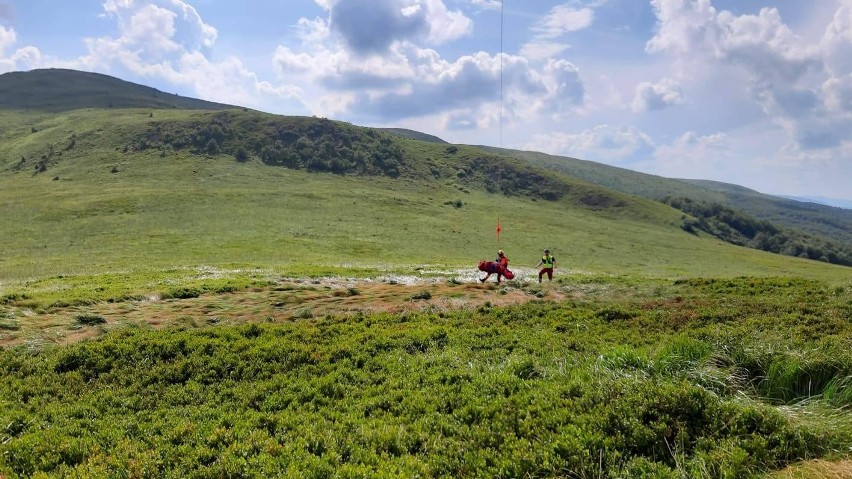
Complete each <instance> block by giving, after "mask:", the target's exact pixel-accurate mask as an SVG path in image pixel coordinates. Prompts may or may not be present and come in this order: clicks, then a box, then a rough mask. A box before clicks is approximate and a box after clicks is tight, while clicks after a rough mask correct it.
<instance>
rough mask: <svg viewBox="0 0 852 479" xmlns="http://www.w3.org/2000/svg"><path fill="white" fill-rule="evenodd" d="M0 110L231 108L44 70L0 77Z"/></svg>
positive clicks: (107, 78) (89, 76) (98, 77)
mask: <svg viewBox="0 0 852 479" xmlns="http://www.w3.org/2000/svg"><path fill="white" fill-rule="evenodd" d="M0 108H2V109H11V110H36V111H47V112H61V111H68V110H76V109H80V108H158V109H163V108H171V109H184V110H186V109H189V110H222V109H226V108H234V107H233V106H230V105H223V104H221V103H213V102H209V101H204V100H197V99H194V98H186V97H181V96H178V95H175V94H169V93H164V92H161V91H159V90H157V89H155V88H150V87H147V86H143V85H138V84H135V83H130V82H126V81H124V80H119V79H118V78H114V77H111V76H108V75H102V74H99V73H89V72H81V71H77V70H63V69H43V70H32V71H29V72H10V73H4V74H2V75H0Z"/></svg>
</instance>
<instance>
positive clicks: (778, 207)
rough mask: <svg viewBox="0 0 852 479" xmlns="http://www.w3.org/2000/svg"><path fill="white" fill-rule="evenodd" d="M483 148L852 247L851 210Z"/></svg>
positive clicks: (646, 194)
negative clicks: (738, 213)
mask: <svg viewBox="0 0 852 479" xmlns="http://www.w3.org/2000/svg"><path fill="white" fill-rule="evenodd" d="M483 148H485V149H487V150H489V151H494V152H497V153H501V154H505V155H507V156H512V157H515V158H519V159H523V160H524V161H527V162H529V163H530V164H533V165H536V166H540V167H543V168H547V169H550V170H553V171H558V172H561V173H565V174H568V175H570V176H573V177H576V178H580V179H583V180H585V181H588V182H590V183H593V184H596V185H600V186H603V187H606V188H610V189H613V190H616V191H620V192H623V193H627V194H631V195H638V196H642V197H644V198H649V199H653V200H662V199H664V198H667V197H669V198H689V199H690V200H692V201H697V202H706V203H718V204H720V205H724V206H727V207H730V208H734V209H736V210H739V211H742V212H744V213H745V214H747V215H750V216H754V217H755V218H757V219H759V220H764V221H769V222H772V223H774V224H775V225H776V226H777V227H781V228H785V229H791V230H796V231H800V232H803V233H806V234H810V235H813V236H816V237H817V238H818V240H821V241H824V240H828V241H833V242H840V243H843V244H845V245H847V246H848V245H852V210H846V209H841V208H834V207H831V206H824V205H818V204H814V203H804V202H798V201H793V200H788V199H784V198H779V197H775V196H770V195H765V194H761V193H758V192H756V191H754V190H750V189H748V188H744V187H741V186H737V185H731V184H726V183H720V182H715V181H705V180H680V179H672V178H665V177H661V176H655V175H648V174H645V173H639V172H636V171H631V170H627V169H624V168H618V167H614V166H609V165H603V164H600V163H595V162H591V161H584V160H578V159H576V158H568V157H562V156H554V155H548V154H545V153H537V152H530V151H517V150H508V149H499V148H491V147H483Z"/></svg>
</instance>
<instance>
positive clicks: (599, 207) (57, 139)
mask: <svg viewBox="0 0 852 479" xmlns="http://www.w3.org/2000/svg"><path fill="white" fill-rule="evenodd" d="M0 131H2V146H0V158H2V159H3V163H0V206H2V213H0V215H2V221H0V248H2V250H3V251H4V255H3V257H2V260H0V272H1V273H2V277H0V281H2V282H3V289H4V290H6V291H8V289H9V286H7V284H9V283H8V282H9V281H13V280H14V281H21V280H24V279H26V278H32V277H44V276H50V275H56V274H63V275H74V274H93V273H100V272H105V271H115V270H127V269H132V270H146V271H152V270H163V269H171V268H180V267H189V268H194V267H197V266H199V265H211V266H219V267H224V268H232V269H240V268H269V267H274V268H284V269H287V268H290V269H291V270H294V271H298V272H303V273H304V272H308V273H312V274H322V273H328V272H333V271H339V270H340V268H344V267H347V266H352V265H357V266H362V267H370V268H373V269H374V270H375V269H377V268H378V269H382V268H391V269H401V270H409V271H410V270H411V269H412V268H414V267H415V266H416V265H423V264H433V265H444V266H448V267H461V266H464V267H472V266H474V265H475V264H476V261H477V260H479V259H482V258H490V257H491V256H492V255H493V254H494V250H496V249H497V246H498V245H497V243H496V241H495V235H494V227H495V223H496V220H497V217H499V218H500V221H501V224H502V227H503V229H504V233H503V236H502V238H501V242H500V245H499V246H500V247H502V248H503V249H505V250H506V251H507V253H508V255H509V257H510V258H512V259H513V260H514V261H515V264H517V265H519V266H520V265H525V264H526V265H529V266H532V265H534V264H535V263H536V262H537V260H538V256H539V253H540V250H541V249H542V248H544V247H550V248H551V249H552V250H554V251H555V253H556V254H557V256H558V257H559V258H560V260H561V262H562V263H561V264H562V265H563V267H564V268H570V269H573V270H578V271H583V270H588V271H598V272H609V273H630V272H633V273H642V274H652V275H660V276H684V275H728V276H734V275H743V274H762V275H767V274H791V275H804V276H813V275H828V276H832V275H836V276H842V274H844V272H843V271H842V270H834V269H832V268H830V267H827V266H824V265H819V264H816V263H812V262H805V261H795V260H790V259H789V258H783V257H776V256H773V255H768V254H763V253H759V252H754V251H750V250H747V249H744V248H736V247H732V246H729V245H725V244H721V243H720V242H719V241H718V240H715V239H712V238H704V237H696V236H694V235H690V234H688V233H686V232H684V231H682V230H681V229H680V213H679V212H677V211H676V210H674V209H671V208H669V207H666V206H664V205H662V204H659V203H656V202H652V201H648V200H644V199H640V198H637V197H631V196H627V195H623V194H619V193H615V192H612V191H609V190H605V189H603V188H600V187H597V186H593V185H590V184H587V183H582V182H579V181H577V180H573V179H571V178H569V177H567V176H566V177H563V176H561V175H555V176H554V175H553V174H550V173H545V172H544V171H543V170H537V169H535V168H532V167H529V166H527V165H525V164H524V163H522V162H520V161H518V160H513V159H510V158H505V157H499V156H495V155H492V154H488V153H485V152H483V151H481V150H479V149H477V148H474V147H454V146H447V145H441V144H435V143H426V142H420V141H417V140H411V139H402V138H398V137H395V136H388V135H387V134H385V133H382V132H377V131H375V130H369V129H363V128H358V127H354V126H352V125H347V124H343V123H337V122H331V121H329V120H318V119H312V118H283V117H277V116H274V115H265V114H261V113H256V112H245V111H241V110H231V111H226V112H197V111H196V112H191V111H172V110H160V111H155V112H154V113H153V114H152V113H151V111H150V110H147V109H146V110H132V109H124V110H112V111H110V110H78V111H72V112H66V113H60V114H42V113H26V114H25V113H19V112H4V113H2V114H0ZM217 138H218V141H217ZM211 140H212V141H213V142H214V143H215V151H213V150H211V149H210V148H211V146H210V145H211ZM346 145H349V146H346ZM344 151H349V152H351V153H346V154H345V155H343V154H338V153H340V152H344ZM316 152H319V153H316ZM323 152H327V153H329V155H330V156H323V154H324V153H323ZM315 153H316V154H315ZM241 155H244V156H241ZM238 157H240V158H242V160H239V159H238Z"/></svg>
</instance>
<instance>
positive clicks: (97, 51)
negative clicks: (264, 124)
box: [67, 0, 304, 108]
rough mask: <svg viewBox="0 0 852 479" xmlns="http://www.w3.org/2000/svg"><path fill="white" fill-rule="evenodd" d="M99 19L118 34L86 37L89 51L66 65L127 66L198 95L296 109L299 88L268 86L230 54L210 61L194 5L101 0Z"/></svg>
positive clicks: (208, 34)
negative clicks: (282, 104) (279, 102)
mask: <svg viewBox="0 0 852 479" xmlns="http://www.w3.org/2000/svg"><path fill="white" fill-rule="evenodd" d="M103 9H104V14H103V17H104V18H111V19H115V20H116V22H117V25H118V36H116V37H101V38H87V39H85V44H86V46H87V48H88V53H87V55H85V56H84V57H81V58H80V59H78V60H77V61H76V62H73V64H71V65H67V66H70V67H73V68H82V69H86V70H93V71H98V70H100V71H106V72H111V71H112V70H114V69H116V68H120V69H126V70H127V71H129V72H131V73H133V74H134V75H138V76H147V77H157V78H162V79H165V80H166V81H168V82H171V83H172V84H176V85H184V86H187V87H189V88H191V89H192V90H193V91H194V92H195V94H196V95H198V96H199V97H201V98H204V99H207V100H211V101H218V102H223V103H231V104H238V105H245V106H251V107H261V106H262V105H264V103H265V101H266V100H270V99H277V100H285V101H289V102H290V103H289V105H290V106H293V107H294V108H298V107H299V105H300V103H301V102H302V100H303V98H304V96H303V95H304V92H302V91H301V89H299V88H297V87H294V86H291V85H272V84H271V83H269V82H268V81H261V80H259V79H258V77H257V75H256V74H255V73H254V72H252V71H250V70H249V69H248V68H246V67H245V65H243V63H242V61H241V60H240V59H238V58H237V57H234V56H228V57H225V58H224V59H222V60H221V61H215V62H214V61H211V60H210V59H209V58H208V57H207V54H206V51H207V50H209V48H211V47H212V46H213V45H214V43H215V41H216V38H217V35H218V33H217V30H216V29H215V28H214V27H212V26H211V25H208V24H207V23H206V22H204V20H203V19H202V18H201V16H200V15H199V14H198V12H197V11H196V10H195V8H194V7H192V6H191V5H189V4H188V3H186V2H183V1H181V0H106V2H105V3H104V4H103Z"/></svg>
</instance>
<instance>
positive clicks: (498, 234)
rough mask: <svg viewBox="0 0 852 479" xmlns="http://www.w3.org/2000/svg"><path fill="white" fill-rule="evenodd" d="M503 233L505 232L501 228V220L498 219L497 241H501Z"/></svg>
mask: <svg viewBox="0 0 852 479" xmlns="http://www.w3.org/2000/svg"><path fill="white" fill-rule="evenodd" d="M501 231H503V229H502V228H500V218H497V241H498V242H499V241H500V232H501Z"/></svg>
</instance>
